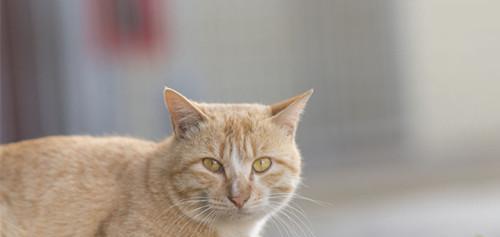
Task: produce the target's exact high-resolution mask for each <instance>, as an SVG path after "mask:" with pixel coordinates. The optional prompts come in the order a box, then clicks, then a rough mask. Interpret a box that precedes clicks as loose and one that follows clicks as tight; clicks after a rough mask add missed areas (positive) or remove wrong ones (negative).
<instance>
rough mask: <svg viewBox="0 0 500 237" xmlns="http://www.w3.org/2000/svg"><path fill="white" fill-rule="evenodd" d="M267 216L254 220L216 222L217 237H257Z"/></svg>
mask: <svg viewBox="0 0 500 237" xmlns="http://www.w3.org/2000/svg"><path fill="white" fill-rule="evenodd" d="M266 220H267V218H263V219H260V220H256V221H241V222H230V223H218V224H217V226H216V229H217V234H218V237H234V236H238V237H259V233H260V231H261V229H262V228H263V227H264V223H265V222H266Z"/></svg>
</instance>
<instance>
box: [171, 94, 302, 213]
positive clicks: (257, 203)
mask: <svg viewBox="0 0 500 237" xmlns="http://www.w3.org/2000/svg"><path fill="white" fill-rule="evenodd" d="M310 94H311V92H308V93H306V94H303V95H300V96H298V97H296V98H292V99H291V100H289V101H285V102H283V103H280V104H277V105H275V106H274V107H273V106H264V105H247V104H241V105H220V104H197V103H194V102H190V101H188V100H187V99H185V98H184V97H182V96H181V95H180V94H178V93H176V92H175V91H171V90H167V91H166V102H167V105H168V107H169V110H170V112H171V115H172V122H173V126H174V130H175V134H176V135H175V139H174V140H173V141H172V147H171V149H172V150H171V152H172V154H171V157H170V162H169V165H170V166H171V167H169V168H168V169H169V174H170V177H169V179H170V180H171V182H169V185H170V187H169V194H170V196H171V198H172V199H173V200H174V203H175V204H176V205H177V206H179V207H180V208H181V210H182V211H183V212H184V213H185V214H187V215H189V216H191V217H192V218H195V219H198V220H206V221H208V220H213V221H227V220H246V219H259V218H262V217H264V216H266V215H268V214H271V213H273V212H275V211H277V210H279V209H280V208H281V207H283V206H284V205H286V203H287V202H288V201H289V200H290V198H291V197H292V195H293V193H294V191H295V189H296V187H297V185H298V183H299V182H300V172H301V158H300V154H299V151H298V149H297V147H296V144H295V139H294V134H295V129H296V125H297V122H298V118H299V114H300V112H301V111H302V109H303V108H304V106H305V103H306V101H307V99H308V98H309V96H310Z"/></svg>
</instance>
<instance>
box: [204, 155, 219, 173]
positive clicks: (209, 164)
mask: <svg viewBox="0 0 500 237" xmlns="http://www.w3.org/2000/svg"><path fill="white" fill-rule="evenodd" d="M202 162H203V166H205V168H207V169H208V170H210V171H212V172H214V173H220V172H222V171H223V168H222V165H221V163H219V162H218V161H216V160H215V159H212V158H203V160H202Z"/></svg>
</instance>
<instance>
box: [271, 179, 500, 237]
mask: <svg viewBox="0 0 500 237" xmlns="http://www.w3.org/2000/svg"><path fill="white" fill-rule="evenodd" d="M306 212H307V215H308V216H309V218H310V220H311V222H312V227H313V228H312V229H314V232H315V234H316V236H317V237H336V236H338V237H377V236H381V237H392V236H394V237H423V236H425V237H446V236H450V237H479V236H481V237H494V236H500V182H495V183H491V184H478V185H474V186H464V187H461V186H454V187H451V186H448V187H447V188H444V189H440V190H429V191H419V192H415V193H412V194H404V195H403V194H402V195H396V196H392V197H385V198H375V197H367V198H366V199H364V200H358V201H352V202H347V203H342V204H335V203H334V204H333V207H332V208H318V207H316V208H310V209H307V210H306ZM292 226H293V225H292ZM268 229H269V233H267V234H265V235H264V236H265V237H271V236H276V237H278V236H280V235H279V234H278V233H277V232H273V228H272V227H270V226H269V228H268ZM291 229H293V228H291ZM284 236H285V235H284ZM286 236H294V235H290V234H288V235H286ZM296 236H307V235H304V234H301V233H300V232H298V231H297V235H296Z"/></svg>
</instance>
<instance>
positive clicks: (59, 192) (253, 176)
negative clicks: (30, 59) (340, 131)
mask: <svg viewBox="0 0 500 237" xmlns="http://www.w3.org/2000/svg"><path fill="white" fill-rule="evenodd" d="M311 93H312V91H309V92H306V93H304V94H302V95H299V96H297V97H294V98H292V99H290V100H287V101H284V102H282V103H278V104H276V105H274V106H264V105H257V104H201V103H195V102H192V101H189V100H188V99H186V98H185V97H183V96H182V95H180V94H179V93H177V92H175V91H173V90H171V89H166V90H165V102H166V104H167V106H168V108H169V110H170V114H171V118H172V125H173V127H174V131H175V132H174V134H173V135H172V136H170V137H168V138H166V139H165V140H164V141H162V142H160V143H154V142H150V141H144V140H138V139H133V138H126V137H90V136H72V137H64V136H60V137H47V138H41V139H34V140H28V141H23V142H18V143H13V144H7V145H2V146H0V237H18V236H19V237H24V236H50V237H57V236H117V237H119V236H165V237H177V236H187V237H189V236H191V237H202V236H203V237H211V236H213V237H236V236H238V237H240V236H241V237H256V236H258V234H259V232H260V229H261V228H262V226H263V225H264V223H265V221H266V220H267V219H268V218H269V216H270V215H272V214H273V213H275V212H277V211H279V209H281V208H282V207H283V206H285V205H286V204H287V202H288V201H289V200H290V198H291V197H292V195H293V193H294V191H295V189H296V187H297V184H298V183H299V181H300V169H301V168H300V167H301V158H300V154H299V151H298V149H297V147H296V144H295V141H294V136H295V130H296V126H297V123H298V118H299V114H300V113H301V111H302V110H303V108H304V106H305V103H306V101H307V99H308V98H309V97H310V95H311ZM207 157H208V158H213V159H216V160H217V161H218V162H220V164H222V165H223V167H224V170H223V172H220V173H214V172H212V171H209V170H208V169H207V168H205V167H204V166H203V164H202V162H201V159H203V158H207ZM260 157H269V158H271V159H272V161H273V163H272V166H271V168H270V169H269V170H268V171H266V172H264V173H256V172H254V171H252V163H253V161H254V160H255V159H257V158H260ZM231 200H239V201H244V202H243V203H244V205H243V206H242V207H241V208H238V207H237V206H236V205H235V204H233V202H234V201H231Z"/></svg>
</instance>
